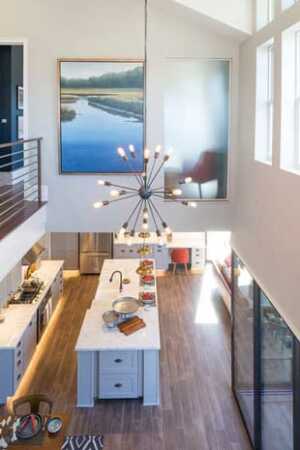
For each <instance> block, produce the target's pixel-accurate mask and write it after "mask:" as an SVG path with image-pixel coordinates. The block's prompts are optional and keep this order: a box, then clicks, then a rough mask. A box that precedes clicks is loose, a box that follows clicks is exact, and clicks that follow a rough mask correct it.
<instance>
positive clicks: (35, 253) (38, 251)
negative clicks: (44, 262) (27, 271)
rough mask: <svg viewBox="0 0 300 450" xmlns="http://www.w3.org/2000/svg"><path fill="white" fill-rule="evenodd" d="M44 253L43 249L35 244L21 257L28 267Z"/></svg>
mask: <svg viewBox="0 0 300 450" xmlns="http://www.w3.org/2000/svg"><path fill="white" fill-rule="evenodd" d="M44 251H45V248H44V247H43V246H42V245H41V244H39V243H38V242H37V243H36V244H34V246H33V247H31V249H30V250H29V252H27V253H26V255H25V256H24V257H23V262H24V263H25V264H28V265H31V264H33V263H35V262H36V261H37V260H38V259H39V258H40V257H41V256H42V254H43V253H44Z"/></svg>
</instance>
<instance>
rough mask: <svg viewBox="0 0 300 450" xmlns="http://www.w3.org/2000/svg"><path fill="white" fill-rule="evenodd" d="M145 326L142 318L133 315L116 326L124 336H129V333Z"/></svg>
mask: <svg viewBox="0 0 300 450" xmlns="http://www.w3.org/2000/svg"><path fill="white" fill-rule="evenodd" d="M145 326H146V324H145V322H144V321H143V319H141V318H140V317H138V316H134V317H132V318H131V319H129V320H126V322H123V323H121V324H120V325H118V328H119V330H120V331H121V333H124V334H125V335H126V336H130V335H131V334H133V333H135V332H136V331H138V330H141V329H142V328H144V327H145Z"/></svg>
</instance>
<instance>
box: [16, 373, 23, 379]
mask: <svg viewBox="0 0 300 450" xmlns="http://www.w3.org/2000/svg"><path fill="white" fill-rule="evenodd" d="M21 376H22V374H21V373H20V374H19V375H18V376H17V381H19V379H20V378H21Z"/></svg>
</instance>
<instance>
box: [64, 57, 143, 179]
mask: <svg viewBox="0 0 300 450" xmlns="http://www.w3.org/2000/svg"><path fill="white" fill-rule="evenodd" d="M58 71H59V137H60V142H59V147H60V149H59V151H60V173H62V174H72V173H110V174H111V173H116V174H117V173H120V174H121V173H130V172H132V173H135V172H136V173H138V172H142V171H143V170H144V156H143V148H144V85H145V80H144V62H143V61H141V60H112V61H108V60H70V59H61V60H59V61H58ZM130 144H132V145H134V146H135V149H136V158H135V159H132V160H131V164H130V168H129V166H128V165H127V164H124V161H123V160H122V159H121V158H120V157H119V156H118V155H117V148H118V147H124V148H125V149H127V148H128V146H129V145H130Z"/></svg>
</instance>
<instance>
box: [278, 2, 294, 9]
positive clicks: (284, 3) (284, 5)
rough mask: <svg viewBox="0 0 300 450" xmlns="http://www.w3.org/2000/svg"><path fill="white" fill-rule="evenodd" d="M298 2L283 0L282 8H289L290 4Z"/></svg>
mask: <svg viewBox="0 0 300 450" xmlns="http://www.w3.org/2000/svg"><path fill="white" fill-rule="evenodd" d="M294 3H296V0H281V8H282V9H287V8H289V7H290V6H292V5H294Z"/></svg>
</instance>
